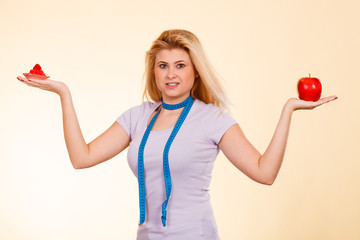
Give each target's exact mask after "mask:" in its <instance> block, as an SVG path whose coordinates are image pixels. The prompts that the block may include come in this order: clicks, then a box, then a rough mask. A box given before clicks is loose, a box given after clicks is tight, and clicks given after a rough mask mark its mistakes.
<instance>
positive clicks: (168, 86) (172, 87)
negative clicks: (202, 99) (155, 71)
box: [165, 82, 180, 89]
mask: <svg viewBox="0 0 360 240" xmlns="http://www.w3.org/2000/svg"><path fill="white" fill-rule="evenodd" d="M169 84H175V85H169ZM179 84H180V83H178V82H168V83H166V84H165V85H166V88H168V89H174V88H176V87H177V86H179Z"/></svg>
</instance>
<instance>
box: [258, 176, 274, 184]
mask: <svg viewBox="0 0 360 240" xmlns="http://www.w3.org/2000/svg"><path fill="white" fill-rule="evenodd" d="M275 179H276V176H269V177H266V178H263V179H261V180H260V181H259V183H261V184H263V185H267V186H271V185H273V184H274V182H275Z"/></svg>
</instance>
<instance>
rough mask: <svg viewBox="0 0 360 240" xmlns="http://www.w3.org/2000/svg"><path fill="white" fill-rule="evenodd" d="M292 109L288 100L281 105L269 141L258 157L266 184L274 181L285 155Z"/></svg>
mask: <svg viewBox="0 0 360 240" xmlns="http://www.w3.org/2000/svg"><path fill="white" fill-rule="evenodd" d="M293 111H294V110H293V109H292V108H291V106H290V104H289V102H287V103H286V104H285V105H284V107H283V110H282V112H281V116H280V119H279V122H278V125H277V127H276V129H275V132H274V135H273V137H272V139H271V142H270V144H269V146H268V148H267V149H266V151H265V152H264V154H263V155H262V156H261V157H260V159H259V169H260V170H261V172H262V173H263V176H265V178H266V180H265V182H266V183H268V184H272V183H273V182H274V181H275V179H276V176H277V174H278V172H279V170H280V167H281V164H282V161H283V158H284V155H285V149H286V144H287V140H288V135H289V130H290V123H291V117H292V113H293Z"/></svg>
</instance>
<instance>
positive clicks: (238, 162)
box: [219, 96, 336, 185]
mask: <svg viewBox="0 0 360 240" xmlns="http://www.w3.org/2000/svg"><path fill="white" fill-rule="evenodd" d="M335 99H336V96H331V97H327V98H323V99H320V100H319V101H317V102H307V101H302V100H298V99H294V98H292V99H289V100H288V101H287V103H286V104H285V105H284V108H283V110H282V113H281V116H280V119H279V122H278V125H277V127H276V129H275V132H274V135H273V137H272V139H271V141H270V144H269V146H268V147H267V149H266V151H265V152H264V154H260V153H259V152H258V151H257V150H256V148H255V147H254V146H253V145H252V144H251V143H250V142H249V141H248V140H247V138H246V137H245V135H244V133H243V132H242V130H241V129H240V127H239V125H234V126H232V127H231V128H229V130H228V131H227V132H226V133H225V134H224V136H223V138H222V139H221V141H220V143H219V147H220V149H221V150H222V151H223V153H224V155H225V156H226V157H227V158H228V159H229V160H230V162H231V163H232V164H233V165H234V166H235V167H236V168H238V169H239V170H240V171H242V172H243V173H244V174H246V175H247V176H249V177H250V178H251V179H253V180H255V181H257V182H259V183H263V184H267V185H271V184H272V183H273V182H274V181H275V179H276V176H277V174H278V172H279V170H280V167H281V164H282V161H283V158H284V154H285V149H286V143H287V139H288V135H289V129H290V122H291V117H292V113H293V112H294V111H295V110H299V109H313V108H315V107H318V106H320V105H322V104H324V103H327V102H330V101H333V100H335Z"/></svg>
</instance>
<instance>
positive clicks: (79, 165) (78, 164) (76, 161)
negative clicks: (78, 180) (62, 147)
mask: <svg viewBox="0 0 360 240" xmlns="http://www.w3.org/2000/svg"><path fill="white" fill-rule="evenodd" d="M70 161H71V164H72V166H73V168H74V169H76V170H79V169H84V168H86V167H85V166H84V164H82V162H83V161H81V160H80V159H71V158H70Z"/></svg>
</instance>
